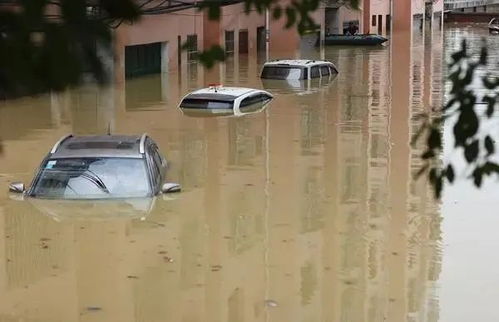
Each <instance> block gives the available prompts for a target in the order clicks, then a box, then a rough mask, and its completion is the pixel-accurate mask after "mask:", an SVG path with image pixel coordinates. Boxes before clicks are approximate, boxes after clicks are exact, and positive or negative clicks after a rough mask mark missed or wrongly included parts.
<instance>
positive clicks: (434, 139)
mask: <svg viewBox="0 0 499 322" xmlns="http://www.w3.org/2000/svg"><path fill="white" fill-rule="evenodd" d="M427 144H428V148H430V149H432V150H433V149H441V148H442V137H441V135H440V131H439V129H437V128H434V127H433V128H431V130H430V135H428V139H427Z"/></svg>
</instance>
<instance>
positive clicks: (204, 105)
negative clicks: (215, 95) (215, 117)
mask: <svg viewBox="0 0 499 322" xmlns="http://www.w3.org/2000/svg"><path fill="white" fill-rule="evenodd" d="M180 107H181V108H193V109H209V110H210V109H225V110H229V109H232V107H233V102H231V101H222V100H216V99H214V100H208V99H200V98H186V99H184V100H183V101H182V103H181V104H180Z"/></svg>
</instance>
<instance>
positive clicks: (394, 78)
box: [387, 1, 413, 322]
mask: <svg viewBox="0 0 499 322" xmlns="http://www.w3.org/2000/svg"><path fill="white" fill-rule="evenodd" d="M392 11H393V30H392V38H391V57H392V68H391V85H392V86H391V89H392V91H391V97H392V102H391V119H390V127H389V131H390V143H391V145H392V146H391V150H390V179H389V184H390V198H391V205H392V210H391V220H390V227H389V229H388V233H389V235H388V248H387V249H388V254H387V256H388V260H387V264H388V272H389V275H388V276H389V280H388V284H389V285H388V296H389V299H390V303H391V305H390V307H389V310H388V318H387V321H391V322H395V321H405V320H406V319H407V316H406V315H407V299H406V286H405V285H406V281H407V267H406V263H407V260H406V259H407V236H406V235H405V234H404V232H405V231H406V228H407V216H408V211H407V196H408V182H409V173H410V168H409V156H410V147H409V141H410V132H409V117H410V113H409V109H410V93H411V89H410V76H409V75H410V73H411V68H410V66H411V45H412V22H413V18H412V16H413V15H412V9H411V2H410V1H394V2H393V7H392Z"/></svg>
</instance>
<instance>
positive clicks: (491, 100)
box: [482, 95, 497, 118]
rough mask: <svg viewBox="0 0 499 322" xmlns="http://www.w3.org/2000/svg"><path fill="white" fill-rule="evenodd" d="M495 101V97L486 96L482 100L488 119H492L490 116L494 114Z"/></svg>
mask: <svg viewBox="0 0 499 322" xmlns="http://www.w3.org/2000/svg"><path fill="white" fill-rule="evenodd" d="M496 100H497V97H491V96H488V95H485V96H484V97H483V99H482V101H483V102H484V103H487V110H486V114H487V117H489V118H490V117H492V115H493V114H494V109H495V105H496Z"/></svg>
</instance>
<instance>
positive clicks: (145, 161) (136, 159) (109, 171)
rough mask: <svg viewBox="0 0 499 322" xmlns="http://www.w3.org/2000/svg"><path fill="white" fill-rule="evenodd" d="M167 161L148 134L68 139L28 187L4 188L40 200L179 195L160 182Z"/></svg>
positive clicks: (175, 187)
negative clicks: (173, 193)
mask: <svg viewBox="0 0 499 322" xmlns="http://www.w3.org/2000/svg"><path fill="white" fill-rule="evenodd" d="M166 170H167V161H166V159H165V158H164V157H163V156H162V155H161V153H160V152H159V149H158V146H157V145H156V143H155V142H154V141H153V140H152V139H151V138H150V137H149V136H148V135H147V134H143V135H141V136H125V135H103V136H73V135H67V136H65V137H63V138H62V139H61V140H59V141H58V142H57V143H56V144H55V145H54V146H53V148H52V149H51V150H50V152H49V153H48V154H47V156H46V157H45V158H44V160H43V161H42V163H41V165H40V167H39V169H38V171H37V173H36V174H35V177H34V179H33V182H32V183H31V186H30V187H29V188H27V189H26V188H25V186H24V184H23V183H20V182H15V183H11V184H10V185H9V190H10V191H11V192H15V193H22V194H23V196H26V197H31V198H40V199H71V200H78V199H80V200H81V199H86V200H88V199H123V198H150V197H153V196H156V195H158V194H160V193H167V192H177V191H180V185H178V184H176V183H165V182H164V181H165V177H166Z"/></svg>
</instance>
